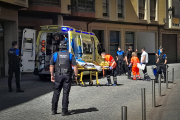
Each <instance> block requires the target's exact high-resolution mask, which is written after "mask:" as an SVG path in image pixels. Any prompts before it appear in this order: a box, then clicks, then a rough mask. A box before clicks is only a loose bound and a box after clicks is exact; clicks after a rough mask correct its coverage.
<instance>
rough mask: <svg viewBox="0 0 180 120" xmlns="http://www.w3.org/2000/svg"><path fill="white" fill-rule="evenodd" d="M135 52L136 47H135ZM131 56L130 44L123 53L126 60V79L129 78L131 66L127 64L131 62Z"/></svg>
mask: <svg viewBox="0 0 180 120" xmlns="http://www.w3.org/2000/svg"><path fill="white" fill-rule="evenodd" d="M136 52H137V49H136ZM131 57H132V46H129V48H128V50H127V52H126V55H125V60H126V67H127V70H128V79H131V69H132V68H131V67H129V64H130V63H131Z"/></svg>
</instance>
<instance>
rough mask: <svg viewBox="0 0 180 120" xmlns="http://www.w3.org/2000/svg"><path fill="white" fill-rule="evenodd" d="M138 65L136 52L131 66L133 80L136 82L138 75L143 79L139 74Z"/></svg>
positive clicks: (133, 54)
mask: <svg viewBox="0 0 180 120" xmlns="http://www.w3.org/2000/svg"><path fill="white" fill-rule="evenodd" d="M137 63H139V58H138V57H137V55H136V52H133V53H132V58H131V64H130V65H132V73H133V80H136V75H137V78H138V79H141V77H140V74H139V68H138V67H137Z"/></svg>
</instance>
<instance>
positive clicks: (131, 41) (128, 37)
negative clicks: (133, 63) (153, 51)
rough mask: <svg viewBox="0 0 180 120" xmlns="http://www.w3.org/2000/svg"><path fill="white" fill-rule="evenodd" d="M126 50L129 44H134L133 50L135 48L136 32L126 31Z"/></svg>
mask: <svg viewBox="0 0 180 120" xmlns="http://www.w3.org/2000/svg"><path fill="white" fill-rule="evenodd" d="M125 37H126V43H125V44H126V50H127V49H128V47H129V46H132V50H134V32H126V36H125Z"/></svg>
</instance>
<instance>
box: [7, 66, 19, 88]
mask: <svg viewBox="0 0 180 120" xmlns="http://www.w3.org/2000/svg"><path fill="white" fill-rule="evenodd" d="M13 73H15V78H16V88H17V89H20V69H19V67H14V66H9V70H8V74H9V77H8V87H9V89H12V78H13Z"/></svg>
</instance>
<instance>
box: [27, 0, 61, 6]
mask: <svg viewBox="0 0 180 120" xmlns="http://www.w3.org/2000/svg"><path fill="white" fill-rule="evenodd" d="M29 5H48V6H51V5H54V6H60V5H61V2H60V0H29Z"/></svg>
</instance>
